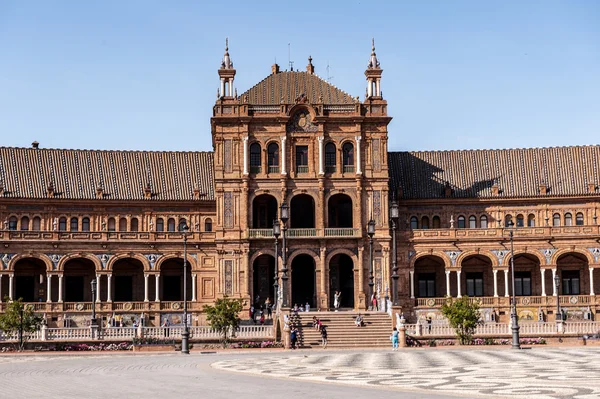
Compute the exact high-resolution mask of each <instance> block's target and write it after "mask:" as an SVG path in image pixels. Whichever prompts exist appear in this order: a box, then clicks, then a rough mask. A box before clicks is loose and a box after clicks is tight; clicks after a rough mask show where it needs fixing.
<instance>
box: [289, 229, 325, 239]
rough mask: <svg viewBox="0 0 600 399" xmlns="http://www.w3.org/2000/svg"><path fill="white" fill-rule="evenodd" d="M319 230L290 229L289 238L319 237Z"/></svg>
mask: <svg viewBox="0 0 600 399" xmlns="http://www.w3.org/2000/svg"><path fill="white" fill-rule="evenodd" d="M318 232H319V231H318V229H289V230H288V231H287V236H288V237H291V238H306V237H319V236H320V234H318Z"/></svg>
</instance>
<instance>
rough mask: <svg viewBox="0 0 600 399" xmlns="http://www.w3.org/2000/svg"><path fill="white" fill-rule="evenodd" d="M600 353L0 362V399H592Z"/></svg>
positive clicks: (435, 351) (411, 352) (597, 393)
mask: <svg viewBox="0 0 600 399" xmlns="http://www.w3.org/2000/svg"><path fill="white" fill-rule="evenodd" d="M599 377H600V348H585V347H564V348H563V347H534V348H532V349H526V350H521V351H514V350H511V349H509V348H505V347H502V348H490V349H487V348H431V349H429V348H428V349H424V348H423V349H405V350H401V351H398V352H391V351H389V350H388V351H385V350H352V351H321V350H303V351H294V352H292V351H268V352H223V353H216V354H215V353H207V354H202V353H198V352H196V353H192V354H191V355H189V356H185V355H181V354H179V353H164V354H110V353H106V354H85V355H79V354H69V355H66V356H65V355H63V356H58V355H53V354H43V355H38V354H33V355H6V356H0V398H15V399H17V398H28V399H30V398H59V397H60V398H110V399H116V398H128V399H131V398H139V397H144V398H170V397H181V398H192V397H194V398H195V397H202V398H208V399H220V398H228V399H231V398H244V399H245V398H254V397H256V398H258V397H260V398H267V399H270V398H273V399H275V398H277V399H281V398H282V397H283V398H311V399H312V398H327V399H342V398H344V399H348V398H354V397H368V398H370V399H379V398H382V399H383V398H389V397H398V398H430V399H448V398H456V397H463V398H478V397H484V398H502V397H507V398H523V399H524V398H536V399H544V398H585V399H588V398H599V397H600V378H599Z"/></svg>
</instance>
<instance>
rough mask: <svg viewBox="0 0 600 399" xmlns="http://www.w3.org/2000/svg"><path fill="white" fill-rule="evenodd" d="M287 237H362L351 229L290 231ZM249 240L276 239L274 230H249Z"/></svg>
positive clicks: (358, 232)
mask: <svg viewBox="0 0 600 399" xmlns="http://www.w3.org/2000/svg"><path fill="white" fill-rule="evenodd" d="M286 236H287V237H289V238H319V239H320V238H357V237H360V236H361V231H360V229H355V228H352V227H349V228H339V227H338V228H325V229H288V230H287V232H286ZM247 238H248V239H251V240H257V239H275V238H274V237H273V229H248V232H247Z"/></svg>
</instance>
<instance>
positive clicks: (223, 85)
mask: <svg viewBox="0 0 600 399" xmlns="http://www.w3.org/2000/svg"><path fill="white" fill-rule="evenodd" d="M226 95H227V93H225V78H221V96H223V97H225V96H226Z"/></svg>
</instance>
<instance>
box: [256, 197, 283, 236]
mask: <svg viewBox="0 0 600 399" xmlns="http://www.w3.org/2000/svg"><path fill="white" fill-rule="evenodd" d="M276 218H277V200H276V199H275V197H273V196H272V195H269V194H262V195H259V196H258V197H256V198H254V201H252V228H253V229H270V228H272V227H273V220H275V219H276Z"/></svg>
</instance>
